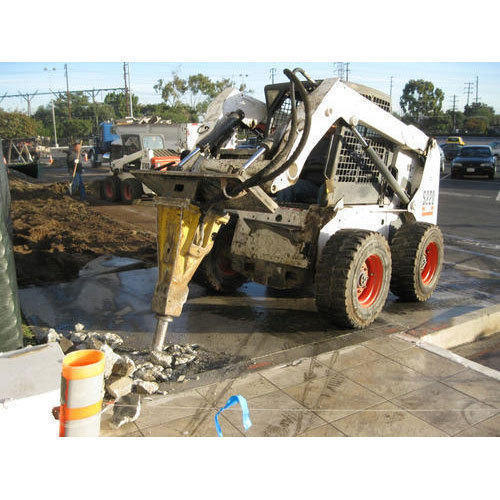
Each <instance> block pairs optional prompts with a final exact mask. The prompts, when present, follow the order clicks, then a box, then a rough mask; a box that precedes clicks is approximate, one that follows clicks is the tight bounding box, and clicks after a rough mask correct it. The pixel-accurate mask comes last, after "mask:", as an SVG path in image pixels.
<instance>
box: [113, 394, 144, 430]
mask: <svg viewBox="0 0 500 500" xmlns="http://www.w3.org/2000/svg"><path fill="white" fill-rule="evenodd" d="M140 414H141V397H140V396H139V394H127V395H126V396H123V397H122V398H120V399H119V400H118V401H116V402H115V404H114V406H113V417H112V418H111V424H112V425H113V426H114V427H115V428H116V429H118V428H120V427H121V426H122V425H124V424H128V423H129V422H133V421H134V420H137V419H138V418H139V415H140Z"/></svg>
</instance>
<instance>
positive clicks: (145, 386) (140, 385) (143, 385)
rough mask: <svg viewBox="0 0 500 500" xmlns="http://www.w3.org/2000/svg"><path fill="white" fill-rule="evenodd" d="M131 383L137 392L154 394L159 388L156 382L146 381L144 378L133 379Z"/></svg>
mask: <svg viewBox="0 0 500 500" xmlns="http://www.w3.org/2000/svg"><path fill="white" fill-rule="evenodd" d="M133 385H134V390H135V392H137V393H138V394H154V393H155V392H156V391H157V390H158V388H159V385H158V384H157V383H156V382H146V381H145V380H134V382H133Z"/></svg>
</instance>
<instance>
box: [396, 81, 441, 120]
mask: <svg viewBox="0 0 500 500" xmlns="http://www.w3.org/2000/svg"><path fill="white" fill-rule="evenodd" d="M443 99H444V92H443V91H442V90H441V89H440V88H437V87H436V88H435V87H434V84H433V83H432V82H428V81H426V80H410V81H409V82H408V83H407V84H406V85H405V88H404V89H403V95H402V96H401V99H400V100H399V104H400V106H401V109H402V110H403V112H404V113H405V115H406V116H407V117H408V119H409V120H410V121H413V122H415V123H417V124H419V123H420V121H421V120H422V119H423V118H427V117H431V116H436V115H437V114H439V113H440V111H441V107H442V105H443Z"/></svg>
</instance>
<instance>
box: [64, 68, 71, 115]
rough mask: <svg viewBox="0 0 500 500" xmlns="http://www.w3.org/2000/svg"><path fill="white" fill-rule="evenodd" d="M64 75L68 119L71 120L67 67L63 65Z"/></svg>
mask: <svg viewBox="0 0 500 500" xmlns="http://www.w3.org/2000/svg"><path fill="white" fill-rule="evenodd" d="M64 74H65V75H66V97H67V99H68V118H69V119H70V120H71V94H70V93H69V80H68V65H67V64H65V65H64Z"/></svg>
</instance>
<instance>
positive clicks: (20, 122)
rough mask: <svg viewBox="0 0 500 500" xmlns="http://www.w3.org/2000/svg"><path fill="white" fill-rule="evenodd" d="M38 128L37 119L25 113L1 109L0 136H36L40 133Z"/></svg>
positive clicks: (9, 137) (8, 137)
mask: <svg viewBox="0 0 500 500" xmlns="http://www.w3.org/2000/svg"><path fill="white" fill-rule="evenodd" d="M37 129H38V123H37V121H36V120H35V119H33V118H30V117H29V116H27V115H25V114H23V113H18V112H12V113H9V112H7V111H0V137H1V138H2V139H18V138H25V137H26V138H27V137H35V136H36V135H38V134H37Z"/></svg>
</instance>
